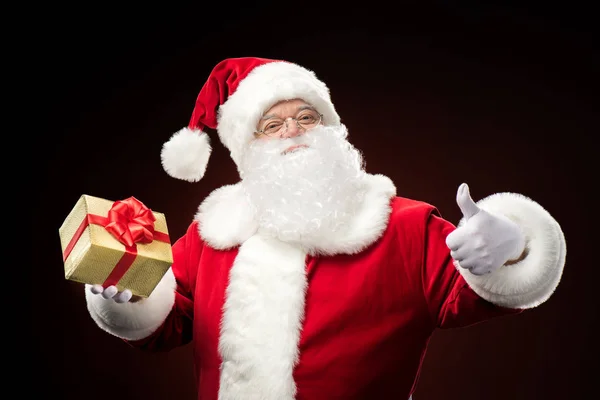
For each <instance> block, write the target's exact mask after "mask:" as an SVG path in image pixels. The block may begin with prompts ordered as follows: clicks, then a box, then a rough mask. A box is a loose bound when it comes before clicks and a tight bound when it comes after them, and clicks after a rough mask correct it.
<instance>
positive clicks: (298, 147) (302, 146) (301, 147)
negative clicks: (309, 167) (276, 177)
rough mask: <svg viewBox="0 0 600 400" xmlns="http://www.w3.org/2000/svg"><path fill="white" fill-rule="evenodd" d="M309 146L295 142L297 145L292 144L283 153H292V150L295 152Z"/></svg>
mask: <svg viewBox="0 0 600 400" xmlns="http://www.w3.org/2000/svg"><path fill="white" fill-rule="evenodd" d="M307 148H308V146H307V145H305V144H295V145H293V146H290V147H288V148H287V149H285V150H284V151H283V153H282V154H289V153H292V152H294V151H296V150H299V149H307Z"/></svg>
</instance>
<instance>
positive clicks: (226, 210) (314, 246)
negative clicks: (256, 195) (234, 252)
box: [195, 174, 396, 255]
mask: <svg viewBox="0 0 600 400" xmlns="http://www.w3.org/2000/svg"><path fill="white" fill-rule="evenodd" d="M366 184H367V185H368V188H367V191H366V194H365V197H364V202H363V203H362V205H361V208H360V210H359V211H358V212H357V213H356V216H355V217H354V218H353V220H352V225H351V228H350V229H348V230H347V231H344V232H343V233H340V234H339V235H336V236H333V237H327V238H326V239H325V240H324V239H323V238H320V239H319V240H318V241H315V242H314V243H307V244H304V246H305V247H306V249H305V250H306V252H307V253H308V254H312V255H316V254H321V255H333V254H354V253H358V252H360V251H361V250H363V249H364V248H366V247H368V246H369V245H371V244H372V243H373V242H375V241H376V240H377V239H378V238H379V237H380V236H381V235H382V234H383V231H384V230H385V228H386V226H387V223H388V219H389V214H390V211H391V208H390V207H391V204H390V200H391V199H392V197H393V196H395V195H396V187H395V186H394V184H393V182H392V181H391V180H390V179H389V178H388V177H386V176H384V175H380V174H376V175H372V174H367V178H366ZM195 219H196V220H197V221H198V222H199V227H200V228H199V229H200V235H201V236H202V238H203V239H204V240H205V241H206V243H207V244H209V245H210V246H211V247H213V248H215V249H218V250H226V249H230V248H233V247H237V246H240V245H241V244H242V243H244V242H245V241H246V240H247V239H249V238H250V237H252V236H253V235H254V234H255V233H256V232H257V229H258V224H257V222H256V220H255V218H254V215H253V212H252V207H251V206H250V205H249V203H248V200H247V199H246V196H245V195H244V193H243V190H242V188H241V185H240V183H237V184H235V185H226V186H222V187H220V188H218V189H216V190H214V191H213V192H212V193H211V194H210V195H209V196H208V197H207V198H206V199H205V200H204V201H203V202H202V204H201V205H200V207H199V209H198V212H197V214H196V216H195Z"/></svg>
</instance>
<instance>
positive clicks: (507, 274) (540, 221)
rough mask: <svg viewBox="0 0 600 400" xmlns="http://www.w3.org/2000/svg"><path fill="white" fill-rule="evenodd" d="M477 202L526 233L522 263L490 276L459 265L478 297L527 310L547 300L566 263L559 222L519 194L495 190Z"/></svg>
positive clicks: (482, 207)
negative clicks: (474, 272) (478, 273)
mask: <svg viewBox="0 0 600 400" xmlns="http://www.w3.org/2000/svg"><path fill="white" fill-rule="evenodd" d="M477 204H478V206H479V207H480V208H481V209H483V210H486V211H488V212H489V213H493V214H496V215H504V216H506V217H508V218H510V219H511V220H512V221H514V222H516V223H517V224H518V225H519V226H520V228H521V229H522V231H523V233H524V235H525V242H526V252H527V253H526V256H525V257H524V258H523V259H522V260H520V261H519V262H517V263H515V264H511V265H504V266H502V267H500V268H498V269H497V270H496V271H494V272H493V273H491V274H488V275H481V276H477V275H473V274H472V273H471V272H469V271H468V270H466V269H464V268H460V267H457V268H458V270H459V272H460V273H461V274H462V276H463V277H464V278H465V281H467V283H468V284H469V286H470V287H471V288H472V289H473V291H474V292H475V293H477V294H478V295H479V296H481V297H482V298H484V299H486V300H488V301H490V302H492V303H494V304H497V305H500V306H504V307H509V308H521V309H527V308H533V307H536V306H538V305H540V304H542V303H544V302H545V301H546V300H548V298H549V297H550V296H551V295H552V293H554V290H555V289H556V287H557V286H558V283H559V282H560V279H561V276H562V272H563V267H564V264H565V257H566V242H565V237H564V234H563V232H562V230H561V228H560V225H559V224H558V223H557V222H556V220H555V219H554V218H553V217H552V216H551V215H550V214H549V213H548V211H546V210H545V209H544V208H543V207H542V206H541V205H539V204H538V203H536V202H535V201H533V200H531V199H529V198H528V197H525V196H523V195H520V194H516V193H496V194H493V195H491V196H489V197H487V198H485V199H483V200H481V201H479V202H478V203H477ZM462 223H463V221H462V220H461V222H460V223H459V225H460V224H462Z"/></svg>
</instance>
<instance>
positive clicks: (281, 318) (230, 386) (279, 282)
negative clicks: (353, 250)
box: [219, 234, 307, 400]
mask: <svg viewBox="0 0 600 400" xmlns="http://www.w3.org/2000/svg"><path fill="white" fill-rule="evenodd" d="M305 260H306V253H305V252H303V251H302V250H300V249H299V248H298V247H296V246H292V245H290V244H286V243H283V242H281V241H279V240H277V239H274V238H270V237H263V236H261V235H260V234H257V235H254V236H252V237H251V238H249V239H248V240H246V241H245V242H244V244H242V246H241V247H240V250H239V253H238V255H237V257H236V259H235V262H234V264H233V267H232V268H231V271H230V276H229V279H230V281H229V285H228V287H227V290H226V294H225V297H226V299H225V305H224V311H223V320H222V325H221V335H220V340H219V352H220V354H221V357H222V360H223V363H222V365H221V378H220V379H221V381H220V387H219V399H220V400H239V399H249V400H251V399H256V400H259V399H260V400H293V399H294V397H295V394H296V384H295V382H294V378H293V369H294V366H295V365H296V363H297V361H298V352H299V350H298V342H299V340H300V331H301V327H302V323H303V316H304V297H305V293H306V287H307V281H306V274H305Z"/></svg>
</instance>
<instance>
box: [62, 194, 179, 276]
mask: <svg viewBox="0 0 600 400" xmlns="http://www.w3.org/2000/svg"><path fill="white" fill-rule="evenodd" d="M154 221H156V217H155V216H154V214H153V213H152V210H150V209H149V208H148V207H146V206H145V205H144V203H142V202H141V201H139V200H138V199H136V198H135V197H130V198H128V199H125V200H118V201H115V202H114V203H113V205H112V207H111V208H110V210H109V211H108V216H107V217H103V216H101V215H94V214H87V216H86V218H84V220H83V221H82V222H81V224H80V225H79V227H78V228H77V230H76V231H75V234H74V235H73V237H72V238H71V241H70V242H69V244H68V245H67V247H66V248H65V251H64V254H63V261H65V260H66V259H67V257H69V254H71V251H72V250H73V247H75V244H76V243H77V241H78V240H79V238H80V237H81V235H82V234H83V232H84V231H85V228H87V226H88V225H89V224H95V225H100V226H102V227H104V229H106V230H107V231H108V232H109V233H110V234H111V235H113V236H114V238H115V239H117V240H118V241H119V242H121V243H123V244H124V245H125V253H124V254H123V256H122V257H121V259H120V260H119V262H117V265H115V267H114V268H113V270H112V272H111V273H110V274H109V276H108V277H107V278H106V280H105V281H104V283H103V284H102V286H104V287H108V286H111V285H116V284H117V283H118V282H119V280H120V279H121V278H122V277H123V275H125V273H126V272H127V271H128V270H129V267H131V265H132V264H133V262H134V261H135V258H136V257H137V245H136V243H152V242H153V241H154V240H158V241H160V242H165V243H170V239H169V235H167V234H166V233H163V232H157V231H155V230H154Z"/></svg>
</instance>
